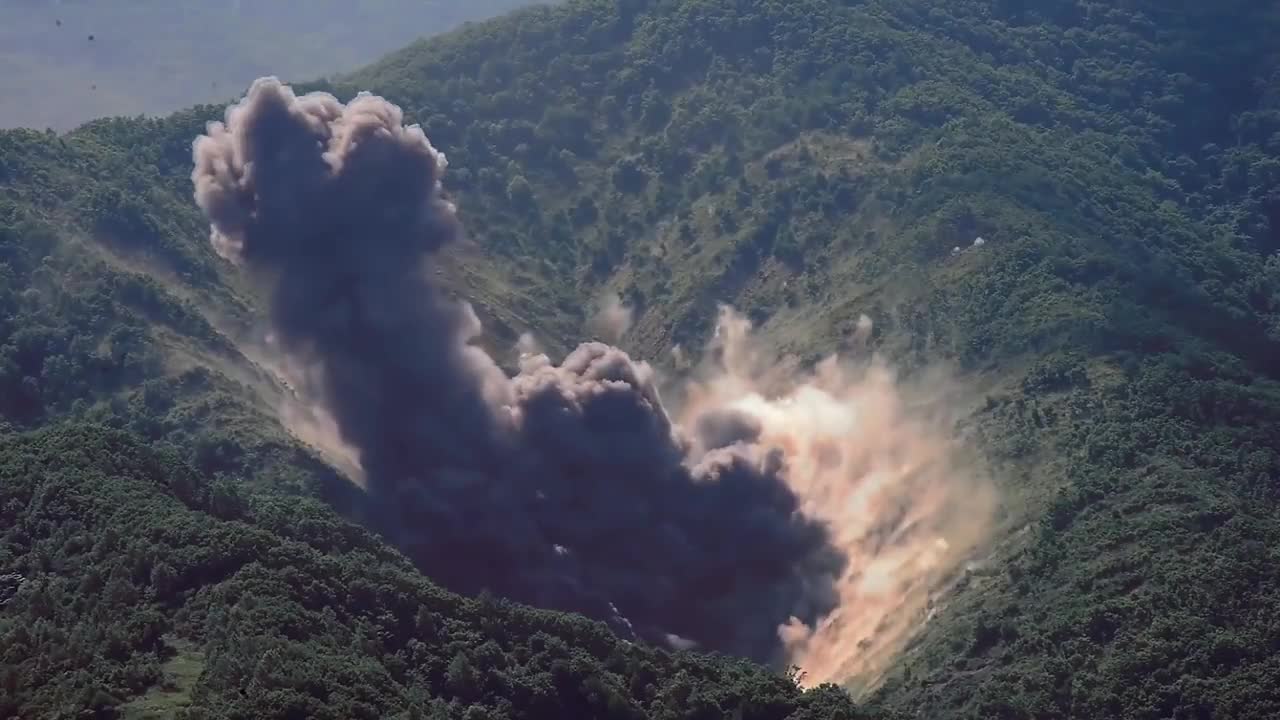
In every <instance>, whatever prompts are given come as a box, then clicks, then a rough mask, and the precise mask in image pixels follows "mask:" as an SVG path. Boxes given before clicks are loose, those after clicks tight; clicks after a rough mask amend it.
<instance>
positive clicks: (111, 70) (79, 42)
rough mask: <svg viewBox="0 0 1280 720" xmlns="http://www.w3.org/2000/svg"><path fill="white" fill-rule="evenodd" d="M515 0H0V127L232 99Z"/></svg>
mask: <svg viewBox="0 0 1280 720" xmlns="http://www.w3.org/2000/svg"><path fill="white" fill-rule="evenodd" d="M521 4H524V3H522V2H520V1H519V0H480V1H479V2H468V3H453V2H443V1H441V0H425V1H415V2H405V1H404V0H382V1H379V2H360V3H351V2H335V1H334V0H309V1H308V2H307V3H306V4H305V5H301V6H298V7H290V6H286V5H281V4H277V3H256V2H215V3H207V2H161V1H159V0H127V1H124V2H114V3H111V4H110V5H109V6H108V5H104V4H102V3H95V2H84V0H67V1H65V2H44V1H43V0H0V95H3V96H4V97H5V98H6V102H5V104H4V107H3V109H0V127H6V128H8V127H33V128H40V129H43V128H45V127H52V128H54V129H57V130H66V129H69V128H72V127H75V126H77V125H79V124H80V123H82V122H85V121H87V120H90V119H93V118H97V117H104V116H108V115H129V116H133V115H138V114H142V113H145V114H154V113H168V112H173V111H175V110H178V109H180V108H183V107H186V106H189V105H192V104H194V103H197V102H206V101H213V100H220V99H222V98H231V97H234V96H235V95H237V94H238V93H240V92H241V91H242V90H243V89H244V88H245V87H247V86H248V84H249V82H251V81H252V80H253V79H254V78H256V77H258V76H259V75H264V74H277V75H280V76H281V77H288V78H313V77H319V76H321V75H326V74H329V73H334V72H339V71H344V70H348V69H350V68H353V67H359V66H360V65H363V64H365V63H368V62H371V61H373V60H375V59H376V58H378V57H380V56H381V55H382V54H383V53H385V52H388V51H390V50H392V49H395V48H398V47H401V46H402V45H404V44H406V43H408V42H411V41H413V40H414V39H416V38H418V37H421V36H423V35H433V34H436V33H439V32H444V31H447V30H451V29H453V28H455V27H457V26H458V25H461V24H462V23H464V22H468V21H473V20H481V19H484V18H488V17H492V16H494V15H498V14H500V13H502V12H505V11H507V10H510V9H511V8H513V7H517V6H518V5H521ZM90 35H92V36H93V39H92V40H90V39H89V36H90Z"/></svg>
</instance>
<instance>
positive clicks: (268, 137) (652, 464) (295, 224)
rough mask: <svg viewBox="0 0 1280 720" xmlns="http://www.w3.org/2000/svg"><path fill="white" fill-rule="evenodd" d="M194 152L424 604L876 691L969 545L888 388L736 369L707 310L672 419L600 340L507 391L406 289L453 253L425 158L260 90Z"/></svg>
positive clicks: (373, 106) (939, 463)
mask: <svg viewBox="0 0 1280 720" xmlns="http://www.w3.org/2000/svg"><path fill="white" fill-rule="evenodd" d="M194 154H195V171H194V173H193V180H194V183H195V187H196V192H195V196H196V201H197V203H198V204H199V206H200V207H201V208H202V209H203V210H204V212H205V213H206V214H207V216H208V217H209V219H210V221H211V224H212V226H213V238H212V239H213V242H214V244H215V246H216V247H217V249H218V251H219V252H220V253H221V254H222V255H224V256H225V257H227V258H229V259H230V260H232V261H234V262H236V263H238V264H239V265H241V266H242V267H243V268H244V270H245V271H246V272H247V273H248V274H249V275H250V276H251V277H253V278H254V279H255V280H256V281H257V282H258V283H259V284H260V286H261V287H262V288H263V289H264V290H265V292H266V293H267V294H268V296H269V299H270V305H269V308H270V309H269V313H270V318H269V319H270V322H271V325H272V328H273V332H274V336H275V343H276V346H277V347H278V348H279V351H280V352H281V353H282V354H283V355H284V356H285V357H286V358H287V361H288V362H287V364H288V366H289V367H292V368H300V369H301V370H299V371H298V372H295V373H294V376H295V381H296V382H297V383H298V384H299V385H300V387H299V392H300V394H303V395H305V396H306V397H307V398H308V399H309V400H311V401H314V402H315V403H316V404H317V405H318V406H319V407H321V408H323V410H324V412H325V414H326V416H327V417H328V418H331V419H332V423H333V426H334V428H336V432H337V434H338V435H339V436H340V438H341V441H342V443H343V444H344V445H346V446H349V447H350V448H353V449H354V451H355V453H357V454H358V462H359V465H360V469H361V470H362V472H363V476H364V481H365V486H366V488H367V491H368V493H369V496H370V498H371V499H372V501H373V502H374V504H375V507H376V508H377V513H376V514H377V519H376V522H377V524H378V526H379V529H380V530H381V531H382V532H384V533H385V534H386V535H388V536H389V538H390V539H392V540H393V541H395V542H397V543H398V544H399V545H400V546H401V547H402V548H404V549H405V551H406V552H407V553H408V554H409V555H410V556H411V557H412V558H413V559H414V560H415V561H416V562H417V563H418V564H419V565H420V566H421V567H422V569H423V570H424V572H426V573H427V574H428V575H430V576H431V577H433V578H434V579H436V580H437V581H439V582H441V583H442V584H444V585H446V586H448V587H451V588H453V589H456V590H458V591H461V592H468V593H472V592H476V591H479V590H481V589H484V588H488V589H490V590H492V591H494V592H496V593H499V594H503V595H506V596H509V597H512V598H514V599H517V600H521V601H525V602H529V603H532V604H537V605H542V606H547V607H555V608H562V609H568V610H575V611H579V612H583V613H585V614H587V615H591V616H593V617H597V618H600V619H603V620H605V621H608V622H610V623H611V624H612V625H613V627H614V628H615V629H617V630H618V631H619V632H622V633H631V632H633V631H634V633H635V634H636V635H638V636H640V637H642V638H644V639H646V640H650V641H655V642H674V643H677V644H681V645H684V644H687V643H689V642H692V643H696V644H697V645H699V646H702V647H707V648H713V649H718V650H723V651H727V652H731V653H735V654H740V655H745V656H748V657H752V658H755V659H759V660H765V661H772V662H783V661H793V662H798V663H799V664H801V665H802V666H803V667H804V668H805V669H806V671H808V672H809V676H810V678H816V679H835V680H840V679H844V678H847V677H851V676H852V675H853V674H863V675H866V674H868V673H870V672H872V671H878V670H881V669H883V667H884V661H883V660H882V659H881V658H884V657H888V656H890V655H892V653H894V652H896V650H897V649H898V648H899V647H900V646H901V645H902V644H903V643H904V642H905V641H906V639H907V638H909V636H910V635H911V633H912V632H914V630H915V629H916V628H918V627H919V625H920V624H921V621H922V620H923V614H924V612H925V610H926V607H927V605H928V603H929V601H930V597H931V593H932V592H934V591H936V590H937V589H938V588H939V587H941V586H942V585H943V584H944V583H945V582H946V580H947V579H948V578H949V577H951V576H952V575H953V574H954V570H955V568H956V567H958V565H959V563H960V562H961V558H962V557H963V556H964V553H966V552H967V551H969V550H970V549H971V547H972V546H973V545H974V544H975V543H976V542H977V541H979V540H981V535H982V533H981V530H982V529H984V528H985V527H986V519H985V515H984V513H988V512H989V503H986V502H978V501H975V502H974V503H972V507H969V508H966V512H964V513H962V512H960V511H959V509H958V504H957V502H956V499H957V498H960V497H965V498H979V497H981V496H980V495H979V494H977V493H974V492H971V488H969V487H968V483H966V482H962V480H963V479H964V478H961V477H959V472H960V467H959V466H958V465H957V464H956V463H955V462H954V456H953V455H954V454H953V453H952V452H951V449H950V446H949V443H948V442H947V441H946V438H947V433H946V432H943V430H945V428H941V427H936V426H934V425H931V424H929V423H927V422H924V421H918V420H915V419H914V414H913V412H912V411H911V410H910V409H909V408H907V407H906V406H905V405H904V404H903V401H902V398H901V396H900V394H899V393H898V392H897V389H896V387H895V384H894V381H893V379H892V377H891V376H890V375H888V374H887V373H886V372H885V371H884V370H883V369H881V368H878V367H875V366H872V367H871V368H870V369H864V371H862V372H861V373H860V374H859V375H858V377H856V378H852V377H845V376H843V375H842V374H841V370H840V367H841V366H840V365H839V363H837V362H836V361H835V360H834V359H833V360H832V361H830V362H828V363H825V364H824V365H823V366H821V367H820V368H819V371H818V372H816V373H811V374H807V375H806V374H800V373H797V369H796V368H795V367H794V366H793V365H790V364H787V363H778V362H774V361H773V360H769V361H767V362H765V361H762V359H761V357H760V356H759V354H758V351H757V349H755V348H754V347H753V343H751V342H750V338H749V336H748V335H749V334H748V329H747V328H746V326H745V323H743V322H742V321H741V320H740V319H739V318H737V317H736V316H734V315H733V314H732V313H731V312H728V311H726V312H725V313H724V314H723V315H722V318H721V323H720V325H719V328H718V332H717V341H716V342H715V343H714V347H713V352H712V354H711V355H710V356H709V358H708V363H709V367H710V370H709V371H708V368H706V367H704V368H703V369H704V374H702V375H701V376H700V379H699V380H698V381H696V382H693V383H692V384H691V386H690V388H689V391H688V393H687V395H688V398H687V401H686V402H685V403H684V406H683V410H682V411H681V412H676V413H673V412H669V411H668V409H667V408H666V407H665V406H664V404H663V400H662V398H661V397H660V396H659V393H658V390H657V385H656V383H655V377H654V372H653V370H652V369H651V368H650V367H649V366H648V365H647V364H645V363H643V362H637V361H635V360H632V359H631V358H630V357H628V356H627V354H626V353H624V352H622V351H621V350H619V349H617V348H615V347H612V346H610V345H607V344H603V343H598V342H592V343H585V344H583V345H581V346H579V347H578V348H577V349H576V350H574V351H573V352H571V353H570V354H569V355H568V356H567V357H566V358H564V360H563V361H562V362H561V363H560V364H558V365H557V364H555V363H553V362H552V361H551V360H550V359H548V358H547V357H546V356H545V355H541V354H535V353H532V352H529V353H523V354H522V357H521V359H520V370H519V373H518V374H517V375H516V376H515V377H508V376H507V375H506V374H505V373H503V371H502V370H501V369H500V367H499V366H498V364H497V363H496V362H495V361H494V360H493V359H492V358H491V357H489V356H488V355H487V354H486V353H485V352H483V351H482V350H481V349H480V348H478V347H477V346H476V345H475V344H474V342H475V340H476V339H477V337H478V335H479V333H480V326H479V321H478V320H477V318H476V316H475V314H474V313H473V312H472V311H471V309H470V306H468V305H466V304H465V303H462V302H458V301H456V300H453V299H451V298H449V297H448V296H447V295H446V293H445V292H444V291H443V290H442V289H441V288H440V287H439V286H437V285H436V284H435V283H434V282H433V278H434V272H433V269H432V268H431V264H432V263H433V257H434V254H435V253H436V252H437V251H438V250H440V249H441V248H442V247H444V246H446V245H448V244H449V243H450V242H452V241H454V240H455V239H456V238H458V236H459V234H460V228H459V225H458V222H457V219H456V216H455V212H454V207H453V205H452V204H451V203H450V202H449V200H448V199H447V198H446V196H445V195H444V193H443V190H442V186H441V178H442V176H443V173H444V170H445V167H446V162H445V158H444V156H443V154H441V153H440V152H438V151H437V150H435V149H434V148H433V147H432V146H431V144H430V142H429V141H428V139H427V138H426V136H425V135H424V134H423V133H422V131H421V129H420V128H418V127H417V126H408V127H406V126H405V125H404V124H403V122H402V115H401V112H400V109H399V108H397V107H396V106H394V105H392V104H390V103H388V102H387V101H385V100H383V99H382V98H379V97H376V96H372V95H368V94H361V95H359V96H357V97H356V98H355V99H353V100H352V101H351V102H349V103H347V104H343V103H341V102H339V101H338V100H337V99H336V98H334V97H332V96H329V95H327V94H320V93H313V94H309V95H306V96H302V97H298V96H295V95H294V93H293V92H292V91H291V90H290V89H289V88H288V87H286V86H283V85H282V84H280V83H279V82H278V81H276V80H275V79H274V78H265V79H261V80H259V81H257V82H255V83H254V85H253V86H252V87H251V88H250V90H249V93H248V94H247V96H246V97H245V98H244V99H243V100H242V101H241V102H239V103H238V104H236V105H234V106H232V107H231V108H229V109H228V111H227V115H226V122H225V123H211V124H210V126H209V128H208V132H207V134H206V135H204V136H201V137H200V138H198V139H197V140H196V142H195V145H194ZM619 307H620V306H619ZM613 327H617V326H616V325H614V326H613ZM866 329H867V330H869V326H868V327H867V328H866ZM766 366H767V367H766ZM964 477H966V478H967V477H968V476H967V475H965V476H964Z"/></svg>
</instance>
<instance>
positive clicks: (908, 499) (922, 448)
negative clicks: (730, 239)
mask: <svg viewBox="0 0 1280 720" xmlns="http://www.w3.org/2000/svg"><path fill="white" fill-rule="evenodd" d="M750 330H751V328H750V325H749V323H748V322H747V321H746V320H745V319H744V318H742V317H740V316H738V315H737V314H735V313H734V312H733V311H732V310H731V309H729V308H723V309H722V311H721V314H720V320H719V323H718V326H717V331H716V338H715V341H714V342H713V345H712V348H711V355H712V356H713V357H714V358H716V359H717V362H715V363H714V365H713V367H712V369H711V372H709V373H707V374H706V377H705V378H704V379H702V380H700V381H695V382H693V383H691V385H690V387H689V388H688V390H687V393H686V401H685V403H684V404H683V408H682V412H681V413H680V419H681V421H682V423H687V422H689V421H691V420H692V419H693V418H696V417H697V416H698V415H700V414H702V413H705V412H708V411H711V410H717V409H734V410H738V411H740V412H742V413H745V414H747V415H749V416H751V417H753V418H755V419H756V420H757V421H758V422H759V423H760V425H761V428H762V432H761V437H760V438H759V442H760V443H762V444H764V445H768V446H773V447H776V448H779V449H781V450H782V451H783V452H784V453H785V455H786V459H787V470H786V478H787V482H788V483H789V485H790V486H791V488H792V489H793V490H794V492H795V493H796V495H797V496H798V497H799V498H800V500H801V507H802V512H804V513H805V514H807V515H809V516H811V517H814V518H818V519H821V520H823V521H825V522H826V523H827V524H828V525H829V528H830V531H831V534H832V542H833V543H834V544H835V546H836V547H837V548H839V549H840V550H841V551H842V552H843V553H844V554H845V555H846V557H847V558H848V560H849V564H848V567H847V569H846V570H845V571H844V573H843V574H842V576H841V577H839V578H838V579H837V582H836V588H837V592H838V595H839V597H838V600H839V602H838V605H837V607H836V609H835V610H834V611H832V612H831V613H830V614H828V615H827V616H825V617H823V618H821V619H820V620H819V621H818V622H816V623H815V624H814V625H813V626H808V625H805V624H804V623H802V622H800V621H799V620H795V619H793V620H792V622H791V623H789V624H787V625H785V626H783V627H780V628H779V629H778V632H779V635H780V637H781V638H782V640H783V641H784V643H785V645H786V648H787V651H788V654H789V660H790V662H791V663H793V664H795V665H797V666H799V667H800V669H801V670H802V671H803V678H804V682H805V684H806V685H811V684H818V683H823V682H836V683H852V682H856V683H857V684H858V685H859V686H861V687H862V688H863V689H864V690H870V689H872V688H874V687H875V686H877V685H878V684H879V683H880V682H881V680H882V679H883V676H884V673H885V671H886V670H887V669H888V668H889V667H890V665H891V664H892V662H893V661H894V659H895V658H896V657H898V655H899V654H900V653H901V652H902V650H903V649H904V648H905V647H906V645H907V643H908V642H910V640H911V639H912V638H913V637H914V636H915V634H916V633H917V632H918V631H919V630H920V629H921V628H922V627H923V625H924V623H925V622H926V620H927V619H928V617H929V615H930V610H931V606H932V605H933V602H934V599H935V598H936V597H937V596H938V595H939V594H941V593H943V592H945V591H946V590H947V588H948V585H949V583H950V582H952V581H954V580H955V579H956V578H957V577H958V576H959V574H960V572H961V571H962V568H963V564H964V563H965V561H966V560H967V559H968V558H969V557H970V555H971V554H972V553H973V552H974V550H975V549H976V547H977V546H978V545H980V544H981V543H982V542H983V541H984V540H985V539H986V537H987V533H988V530H989V528H990V525H991V520H992V512H993V510H994V507H995V495H994V490H993V488H992V485H991V483H990V482H989V481H988V479H987V477H986V476H985V474H983V473H982V472H981V471H980V470H979V468H978V466H977V465H976V463H974V462H973V461H972V460H971V459H970V458H968V457H965V456H964V455H963V454H962V453H961V452H960V450H961V449H960V448H959V447H957V445H956V444H955V442H954V441H953V436H954V433H953V432H952V431H951V430H950V429H949V427H948V426H947V425H946V424H945V422H944V420H945V415H944V413H943V412H942V411H943V410H945V408H939V407H936V405H937V401H936V400H935V401H934V402H932V403H931V402H929V401H927V400H926V402H925V403H923V406H921V407H917V406H915V405H913V404H909V402H908V394H907V392H906V389H905V388H904V387H903V385H902V384H901V383H900V382H899V380H898V378H897V377H896V376H895V374H894V373H893V372H891V371H890V369H889V368H888V367H887V366H886V365H885V363H884V362H883V361H882V360H880V359H878V358H874V357H873V358H869V359H868V360H867V361H866V362H864V363H863V366H862V367H861V368H860V369H856V370H855V369H854V368H853V367H851V366H850V365H849V364H843V363H841V361H840V360H839V359H838V358H836V357H834V356H832V357H830V358H828V359H827V360H825V361H823V362H822V363H819V364H818V365H817V367H815V368H814V369H813V370H812V371H808V372H800V371H799V370H798V368H797V367H796V364H795V363H794V362H788V361H786V360H783V361H779V360H777V359H775V358H774V357H772V356H771V355H770V353H768V352H766V351H765V350H764V349H763V348H761V347H760V346H759V345H758V344H757V343H755V342H753V341H752V338H751V334H750ZM869 333H870V320H869V319H867V318H865V317H864V318H862V320H861V321H860V322H859V324H858V331H857V333H856V335H855V337H854V340H855V342H857V343H861V342H864V341H865V340H866V338H867V337H868V335H869ZM919 389H922V390H927V389H934V390H936V389H938V388H919ZM939 396H940V393H934V394H932V397H933V398H937V397H939Z"/></svg>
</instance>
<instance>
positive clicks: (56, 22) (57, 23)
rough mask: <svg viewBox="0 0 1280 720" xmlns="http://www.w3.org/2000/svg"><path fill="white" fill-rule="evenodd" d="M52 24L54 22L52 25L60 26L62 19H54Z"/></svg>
mask: <svg viewBox="0 0 1280 720" xmlns="http://www.w3.org/2000/svg"><path fill="white" fill-rule="evenodd" d="M53 24H54V25H57V26H58V27H62V21H61V20H54V21H53Z"/></svg>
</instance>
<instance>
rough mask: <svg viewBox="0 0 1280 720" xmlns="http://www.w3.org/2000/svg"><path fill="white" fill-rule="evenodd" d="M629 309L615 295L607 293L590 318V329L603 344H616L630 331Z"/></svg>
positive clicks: (630, 313) (630, 311)
mask: <svg viewBox="0 0 1280 720" xmlns="http://www.w3.org/2000/svg"><path fill="white" fill-rule="evenodd" d="M631 321H632V310H631V307H630V306H628V305H626V304H625V303H623V302H622V298H621V297H619V296H618V294H617V293H608V294H607V295H605V296H604V298H603V300H601V303H600V307H599V309H597V310H596V313H595V315H594V316H592V318H591V323H590V329H591V331H592V332H594V333H595V334H596V335H598V336H599V337H600V338H601V339H603V340H604V341H605V342H609V343H617V342H618V341H619V340H621V339H622V336H623V335H626V334H627V331H628V330H630V329H631Z"/></svg>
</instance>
